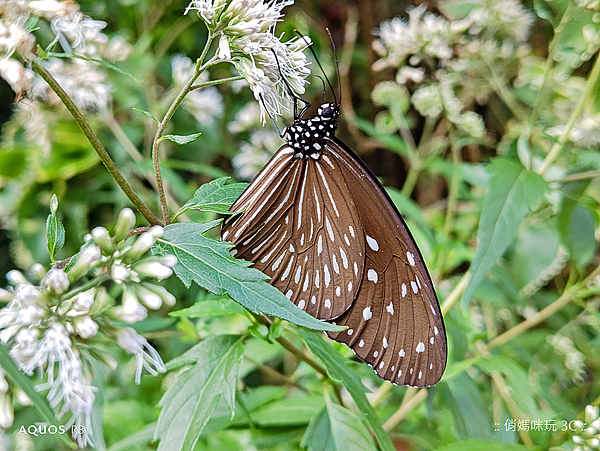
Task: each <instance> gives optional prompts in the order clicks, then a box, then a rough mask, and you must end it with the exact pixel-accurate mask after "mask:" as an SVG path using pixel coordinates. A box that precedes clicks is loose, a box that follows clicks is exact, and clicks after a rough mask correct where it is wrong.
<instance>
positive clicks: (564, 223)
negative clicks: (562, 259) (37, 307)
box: [556, 179, 598, 268]
mask: <svg viewBox="0 0 600 451" xmlns="http://www.w3.org/2000/svg"><path fill="white" fill-rule="evenodd" d="M590 182H591V180H589V179H587V180H577V181H573V182H569V183H565V184H564V185H563V187H562V190H563V201H562V203H561V206H560V212H559V213H558V215H557V218H556V219H557V224H558V231H559V233H560V236H561V241H562V243H563V244H564V246H565V247H566V248H567V250H568V251H569V255H570V257H571V260H572V261H573V263H575V265H577V266H578V267H579V268H583V267H584V266H585V265H586V264H587V263H589V261H590V259H591V258H592V257H593V256H594V255H595V253H596V246H597V244H598V243H597V242H596V238H595V235H594V234H595V229H596V221H595V220H594V216H593V215H592V212H591V211H590V210H589V209H588V208H586V207H585V206H584V205H583V203H584V201H585V197H584V193H585V192H586V190H587V189H588V187H589V185H590Z"/></svg>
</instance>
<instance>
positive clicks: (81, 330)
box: [75, 316, 98, 339]
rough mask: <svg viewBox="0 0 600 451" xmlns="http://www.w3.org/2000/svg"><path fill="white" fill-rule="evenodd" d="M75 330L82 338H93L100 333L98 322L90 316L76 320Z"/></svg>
mask: <svg viewBox="0 0 600 451" xmlns="http://www.w3.org/2000/svg"><path fill="white" fill-rule="evenodd" d="M75 332H77V335H79V336H80V337H81V338H84V339H87V338H91V337H93V336H94V335H96V334H97V333H98V323H96V322H95V321H94V320H93V319H92V318H90V317H89V316H83V317H81V318H77V319H76V320H75Z"/></svg>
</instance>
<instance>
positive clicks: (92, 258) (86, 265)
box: [69, 245, 102, 280]
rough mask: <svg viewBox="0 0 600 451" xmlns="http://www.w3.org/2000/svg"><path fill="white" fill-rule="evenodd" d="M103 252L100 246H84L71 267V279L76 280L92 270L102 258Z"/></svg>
mask: <svg viewBox="0 0 600 451" xmlns="http://www.w3.org/2000/svg"><path fill="white" fill-rule="evenodd" d="M101 256H102V253H101V252H100V248H99V247H98V246H93V245H92V246H89V245H88V246H86V247H84V248H83V249H82V250H81V252H80V253H79V255H78V256H77V261H76V262H75V263H74V264H73V266H72V267H71V269H69V276H70V277H71V280H76V279H78V278H79V277H81V276H82V275H84V274H87V272H88V271H89V270H90V268H91V267H92V266H94V265H95V264H96V263H98V261H99V260H100V257H101Z"/></svg>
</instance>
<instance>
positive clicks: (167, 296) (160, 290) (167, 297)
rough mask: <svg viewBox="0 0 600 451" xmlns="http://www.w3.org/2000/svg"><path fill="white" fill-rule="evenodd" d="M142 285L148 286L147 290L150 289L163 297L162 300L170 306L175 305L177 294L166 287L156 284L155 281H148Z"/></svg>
mask: <svg viewBox="0 0 600 451" xmlns="http://www.w3.org/2000/svg"><path fill="white" fill-rule="evenodd" d="M142 286H143V287H144V288H146V289H147V290H150V291H152V292H154V293H156V294H157V295H159V296H160V297H161V299H162V301H163V302H164V303H165V304H166V305H168V306H169V307H173V306H174V305H175V302H177V299H175V296H173V295H172V294H171V293H169V292H168V291H167V289H166V288H164V287H161V286H159V285H155V284H153V283H148V282H143V283H142Z"/></svg>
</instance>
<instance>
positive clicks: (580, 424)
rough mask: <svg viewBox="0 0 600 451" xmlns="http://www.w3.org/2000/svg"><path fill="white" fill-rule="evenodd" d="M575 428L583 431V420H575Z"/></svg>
mask: <svg viewBox="0 0 600 451" xmlns="http://www.w3.org/2000/svg"><path fill="white" fill-rule="evenodd" d="M573 427H574V428H575V429H582V428H583V421H581V420H575V421H573Z"/></svg>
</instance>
